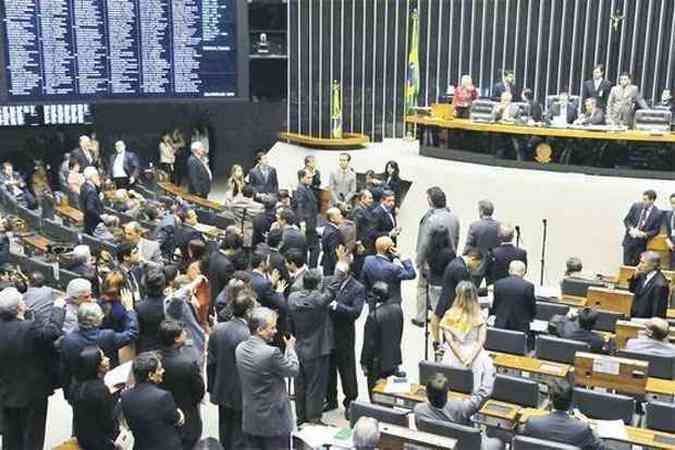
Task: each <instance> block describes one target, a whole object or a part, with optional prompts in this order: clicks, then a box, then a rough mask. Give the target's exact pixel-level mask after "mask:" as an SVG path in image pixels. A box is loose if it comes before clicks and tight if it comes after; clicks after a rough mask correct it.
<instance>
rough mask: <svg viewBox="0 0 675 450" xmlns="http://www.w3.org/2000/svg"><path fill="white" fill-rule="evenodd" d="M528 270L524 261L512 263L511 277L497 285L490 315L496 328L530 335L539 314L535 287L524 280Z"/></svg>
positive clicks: (498, 282) (503, 279)
mask: <svg viewBox="0 0 675 450" xmlns="http://www.w3.org/2000/svg"><path fill="white" fill-rule="evenodd" d="M526 272H527V268H526V266H525V263H524V262H522V261H511V264H510V265H509V276H508V277H506V278H502V279H501V280H499V281H497V282H496V283H495V290H494V300H493V301H492V307H491V308H490V315H491V316H495V323H494V326H495V327H496V328H504V329H506V330H515V331H522V332H525V333H528V332H529V331H530V322H532V320H534V317H535V315H536V313H537V302H536V300H535V297H534V285H533V284H532V283H530V282H529V281H527V280H525V279H523V277H524V276H525V273H526Z"/></svg>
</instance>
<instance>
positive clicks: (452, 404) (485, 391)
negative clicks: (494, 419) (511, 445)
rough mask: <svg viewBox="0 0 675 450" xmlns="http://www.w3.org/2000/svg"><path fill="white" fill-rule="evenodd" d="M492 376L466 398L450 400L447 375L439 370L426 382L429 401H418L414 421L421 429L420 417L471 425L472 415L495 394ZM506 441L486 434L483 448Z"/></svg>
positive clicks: (494, 448)
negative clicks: (493, 392)
mask: <svg viewBox="0 0 675 450" xmlns="http://www.w3.org/2000/svg"><path fill="white" fill-rule="evenodd" d="M493 381H494V378H493V377H485V378H484V379H483V381H482V383H481V385H480V387H479V388H478V390H477V391H476V392H474V393H473V394H472V395H471V397H469V398H467V399H466V400H454V399H453V400H449V399H448V392H449V391H450V387H449V383H448V379H447V378H446V377H445V376H444V375H442V374H440V373H437V374H435V375H434V376H433V377H431V379H430V380H429V382H428V383H427V386H426V390H427V399H428V402H425V403H418V404H417V405H415V409H414V413H415V425H416V426H417V427H418V429H419V422H420V419H423V420H435V421H439V422H451V423H455V424H458V425H464V426H472V423H471V416H473V415H474V414H476V413H477V412H478V411H479V410H480V408H481V407H482V406H483V404H484V403H485V401H486V400H487V399H488V398H490V395H491V394H492V386H493ZM503 448H504V443H503V442H502V441H501V440H500V439H497V438H490V437H487V436H485V435H483V438H482V443H481V450H499V449H503Z"/></svg>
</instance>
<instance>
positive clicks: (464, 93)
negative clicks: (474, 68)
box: [452, 75, 478, 119]
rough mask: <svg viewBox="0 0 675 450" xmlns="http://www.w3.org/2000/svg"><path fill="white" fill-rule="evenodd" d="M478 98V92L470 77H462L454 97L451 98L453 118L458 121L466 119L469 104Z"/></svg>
mask: <svg viewBox="0 0 675 450" xmlns="http://www.w3.org/2000/svg"><path fill="white" fill-rule="evenodd" d="M476 98H478V90H476V88H475V86H474V85H473V81H472V80H471V76H469V75H462V80H461V83H460V85H459V86H457V89H455V95H454V96H453V97H452V106H453V107H454V108H455V117H456V118H458V119H468V118H469V109H471V103H472V102H473V101H474V100H476Z"/></svg>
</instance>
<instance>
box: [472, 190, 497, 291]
mask: <svg viewBox="0 0 675 450" xmlns="http://www.w3.org/2000/svg"><path fill="white" fill-rule="evenodd" d="M494 211H495V207H494V205H493V204H492V202H491V201H490V200H481V201H479V202H478V215H479V217H480V220H477V221H476V222H473V223H472V224H471V225H469V232H468V234H467V235H466V242H465V243H464V252H463V254H464V255H466V254H468V253H469V250H471V249H472V248H477V249H478V250H480V253H481V264H480V266H478V268H477V269H476V270H475V271H472V273H471V276H472V279H473V282H474V284H475V285H476V287H477V288H478V287H480V284H481V282H482V281H483V277H484V276H485V272H486V271H487V268H488V266H489V264H490V259H491V258H489V257H488V256H489V253H490V251H491V250H492V249H493V248H495V247H496V246H498V245H499V244H500V243H501V240H500V238H499V222H497V221H496V220H495V219H493V218H492V214H493V213H494Z"/></svg>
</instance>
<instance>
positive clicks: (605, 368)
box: [593, 358, 621, 375]
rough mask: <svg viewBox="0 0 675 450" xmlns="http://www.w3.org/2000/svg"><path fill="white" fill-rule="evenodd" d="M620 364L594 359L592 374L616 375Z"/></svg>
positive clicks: (608, 360)
mask: <svg viewBox="0 0 675 450" xmlns="http://www.w3.org/2000/svg"><path fill="white" fill-rule="evenodd" d="M620 365H621V364H620V363H619V362H618V361H614V360H611V359H609V358H595V359H594V360H593V372H596V373H606V374H609V375H618V374H619V367H620Z"/></svg>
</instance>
